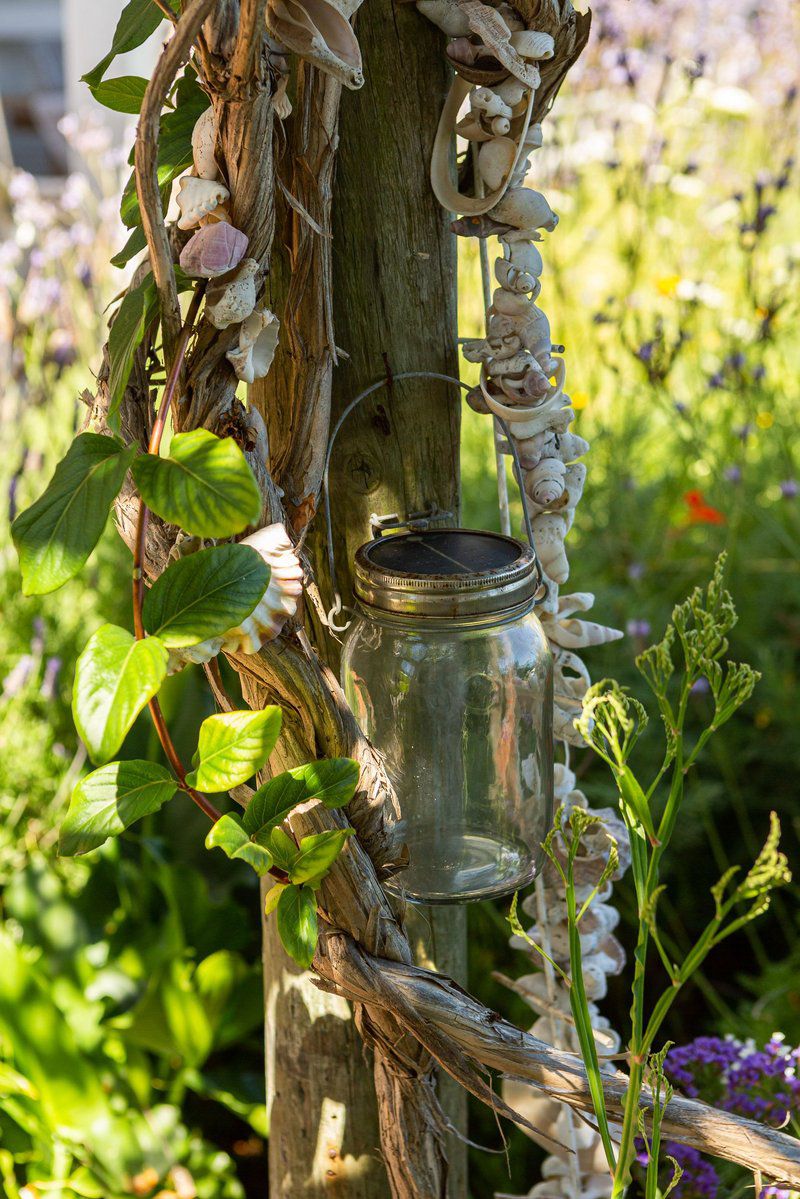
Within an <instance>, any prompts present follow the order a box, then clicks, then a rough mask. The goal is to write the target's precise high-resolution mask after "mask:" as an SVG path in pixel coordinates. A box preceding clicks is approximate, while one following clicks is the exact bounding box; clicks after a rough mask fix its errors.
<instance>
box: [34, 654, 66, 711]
mask: <svg viewBox="0 0 800 1199" xmlns="http://www.w3.org/2000/svg"><path fill="white" fill-rule="evenodd" d="M61 667H62V661H61V659H60V658H57V657H52V658H48V659H47V663H46V664H45V668H44V678H43V679H42V685H41V687H40V688H39V694H40V695H41V697H42V699H45V700H52V699H55V696H56V691H57V688H58V676H59V674H60V672H61Z"/></svg>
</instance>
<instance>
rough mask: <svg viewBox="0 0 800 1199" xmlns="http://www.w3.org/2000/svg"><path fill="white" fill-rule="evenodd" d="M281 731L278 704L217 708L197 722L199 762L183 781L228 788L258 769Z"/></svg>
mask: <svg viewBox="0 0 800 1199" xmlns="http://www.w3.org/2000/svg"><path fill="white" fill-rule="evenodd" d="M280 731H281V710H280V708H275V707H269V708H264V710H263V711H262V712H247V711H244V712H220V713H219V714H218V715H216V716H209V717H208V719H207V720H204V721H203V723H202V724H201V725H200V738H199V744H198V766H197V769H196V770H193V771H192V773H191V774H189V775H187V779H186V781H187V782H188V784H189V786H190V787H196V788H197V790H198V791H211V792H214V791H228V790H230V788H231V787H238V786H239V785H240V783H244V782H247V780H248V779H249V778H250V777H251V776H252V775H254V774H255V773H256V771H257V770H260V769H261V767H262V766H263V765H264V763H265V762H266V760H267V758H268V757H269V755H270V754H271V753H272V751H273V749H274V748H275V742H276V741H277V740H278V734H279V733H280Z"/></svg>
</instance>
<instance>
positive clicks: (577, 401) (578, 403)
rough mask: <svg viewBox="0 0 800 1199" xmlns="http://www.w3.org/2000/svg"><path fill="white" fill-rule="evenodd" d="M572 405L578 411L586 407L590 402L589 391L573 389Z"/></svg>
mask: <svg viewBox="0 0 800 1199" xmlns="http://www.w3.org/2000/svg"><path fill="white" fill-rule="evenodd" d="M571 398H572V407H573V408H574V409H575V411H576V412H580V410H581V408H585V407H586V405H587V404H588V403H589V393H588V392H587V391H573V393H572V397H571Z"/></svg>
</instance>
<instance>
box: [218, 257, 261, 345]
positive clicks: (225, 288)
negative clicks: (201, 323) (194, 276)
mask: <svg viewBox="0 0 800 1199" xmlns="http://www.w3.org/2000/svg"><path fill="white" fill-rule="evenodd" d="M258 269H259V268H258V263H257V262H256V260H255V258H245V259H243V261H242V262H241V263H240V265H239V267H238V268H237V271H236V274H235V275H234V276H233V278H232V279H229V280H228V282H227V283H224V282H220V283H218V284H217V285H216V286H215V287H211V288H209V290H208V291H207V293H206V308H205V314H206V318H207V320H209V321H210V322H211V324H212V325H213V326H214V328H215V329H227V328H228V326H229V325H238V324H240V323H241V322H242V321H244V320H246V319H247V317H249V316H250V313H251V312H252V311H253V309H254V308H255V306H256V275H257V274H258Z"/></svg>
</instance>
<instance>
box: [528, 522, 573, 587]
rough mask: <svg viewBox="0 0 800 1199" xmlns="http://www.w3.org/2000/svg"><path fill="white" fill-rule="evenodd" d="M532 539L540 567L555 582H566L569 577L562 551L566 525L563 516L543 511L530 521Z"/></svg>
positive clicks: (564, 555)
mask: <svg viewBox="0 0 800 1199" xmlns="http://www.w3.org/2000/svg"><path fill="white" fill-rule="evenodd" d="M532 525H533V540H534V542H535V544H536V553H537V555H538V558H539V561H540V562H541V564H542V569H543V570H544V571H545V573H546V574H547V575H548V576H549V577H550V578H551V579H553V580H554V581H555V582H556V583H566V581H567V579H568V578H569V563H568V561H567V555H566V553H565V552H564V538H565V537H566V535H567V525H566V521H565V520H564V518H563V516H557V515H556V514H555V513H553V512H544V513H542V514H540V515H539V516H535V517H534V518H533V521H532Z"/></svg>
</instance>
